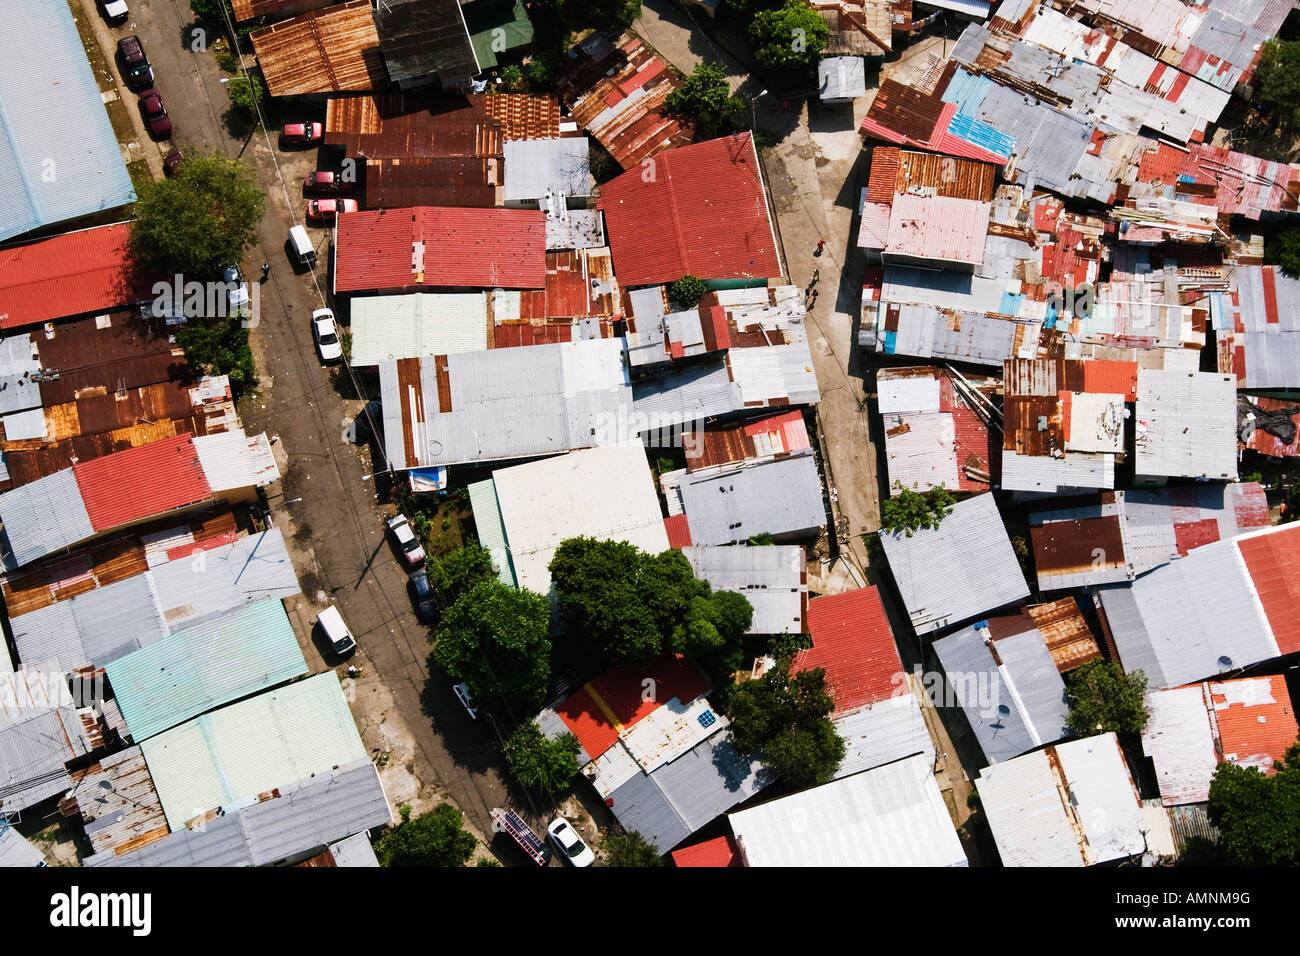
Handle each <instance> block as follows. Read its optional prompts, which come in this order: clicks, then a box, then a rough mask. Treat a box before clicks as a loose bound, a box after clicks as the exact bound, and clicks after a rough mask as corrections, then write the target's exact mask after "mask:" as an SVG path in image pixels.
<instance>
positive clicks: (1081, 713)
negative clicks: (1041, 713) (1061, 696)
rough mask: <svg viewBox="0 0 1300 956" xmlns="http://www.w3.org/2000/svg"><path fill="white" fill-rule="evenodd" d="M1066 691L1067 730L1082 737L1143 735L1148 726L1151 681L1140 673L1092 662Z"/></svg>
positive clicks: (1072, 677)
mask: <svg viewBox="0 0 1300 956" xmlns="http://www.w3.org/2000/svg"><path fill="white" fill-rule="evenodd" d="M1065 688H1066V696H1067V697H1068V698H1069V701H1070V715H1069V717H1068V718H1067V719H1066V726H1067V727H1069V728H1070V730H1072V731H1073V732H1074V733H1076V734H1079V735H1080V736H1085V737H1086V736H1091V735H1092V734H1104V733H1130V734H1140V733H1141V732H1142V728H1143V727H1145V726H1146V724H1147V708H1146V690H1147V678H1146V675H1145V674H1144V673H1143V672H1142V671H1140V670H1136V671H1134V672H1133V673H1131V674H1125V673H1124V671H1123V670H1122V669H1121V668H1120V666H1119V664H1116V663H1112V662H1111V661H1103V660H1095V661H1089V662H1088V663H1087V664H1084V665H1083V666H1082V667H1080V668H1079V669H1078V670H1076V671H1075V672H1074V673H1072V674H1070V675H1069V677H1067V678H1066V681H1065Z"/></svg>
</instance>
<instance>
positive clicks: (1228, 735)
mask: <svg viewBox="0 0 1300 956" xmlns="http://www.w3.org/2000/svg"><path fill="white" fill-rule="evenodd" d="M1263 680H1266V681H1268V684H1269V691H1270V694H1269V696H1271V697H1272V701H1271V702H1264V701H1254V700H1251V699H1250V695H1248V696H1247V699H1246V700H1244V701H1239V702H1236V703H1233V704H1228V698H1227V696H1226V695H1225V694H1223V693H1219V692H1218V691H1220V690H1226V689H1227V688H1226V687H1225V685H1224V684H1213V683H1212V684H1210V695H1211V699H1212V700H1213V701H1214V704H1215V712H1214V719H1215V722H1216V723H1217V724H1218V725H1219V739H1220V741H1221V742H1222V744H1223V750H1222V753H1223V755H1224V756H1225V758H1228V759H1231V760H1232V761H1233V763H1238V764H1255V765H1258V764H1260V763H1263V764H1264V765H1265V767H1266V768H1267V769H1265V771H1264V772H1265V773H1272V772H1273V768H1272V761H1273V760H1281V759H1282V758H1283V757H1284V756H1286V752H1287V749H1288V748H1289V747H1290V746H1291V745H1292V744H1294V743H1295V742H1296V734H1298V733H1300V727H1297V725H1296V719H1295V712H1294V710H1292V708H1291V698H1290V696H1289V695H1288V694H1287V689H1286V678H1285V677H1283V676H1282V675H1280V674H1274V675H1273V676H1271V677H1255V678H1248V679H1247V680H1246V681H1228V682H1226V683H1227V684H1228V685H1231V684H1248V682H1250V681H1263ZM1260 696H1262V695H1260ZM1225 704H1227V706H1224V705H1225ZM1220 708H1222V709H1220Z"/></svg>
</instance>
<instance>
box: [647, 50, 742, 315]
mask: <svg viewBox="0 0 1300 956" xmlns="http://www.w3.org/2000/svg"><path fill="white" fill-rule="evenodd" d="M664 105H665V106H667V107H668V112H670V113H672V114H674V115H676V116H680V117H683V118H686V119H691V120H694V121H695V123H696V125H697V126H698V127H699V129H700V132H701V133H703V134H704V135H705V137H710V136H713V135H715V134H716V133H717V131H718V129H719V128H720V127H721V126H722V124H723V122H725V120H726V119H727V117H729V116H733V115H735V114H736V113H739V112H740V111H741V110H743V109H744V108H745V101H744V100H742V99H741V98H740V97H739V96H732V94H731V86H730V84H729V83H728V82H727V71H726V70H724V69H723V68H722V66H721V65H720V64H718V63H698V64H696V66H695V69H694V70H693V71H691V75H690V76H688V77H687V78H686V80H685V81H684V82H683V83H682V85H681V86H680V87H678V88H677V89H675V90H673V91H672V92H671V93H669V94H668V99H666V100H665V101H664ZM692 278H693V277H692ZM701 294H702V293H701ZM696 301H698V299H697V300H696Z"/></svg>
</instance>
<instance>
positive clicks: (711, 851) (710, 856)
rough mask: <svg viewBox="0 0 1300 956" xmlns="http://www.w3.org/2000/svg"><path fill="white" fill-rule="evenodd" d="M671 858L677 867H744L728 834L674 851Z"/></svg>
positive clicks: (737, 849) (737, 848) (732, 838)
mask: <svg viewBox="0 0 1300 956" xmlns="http://www.w3.org/2000/svg"><path fill="white" fill-rule="evenodd" d="M672 857H673V862H674V863H675V864H677V865H678V866H744V863H742V862H741V859H740V847H739V846H737V845H736V840H735V838H734V837H732V836H731V835H730V834H728V835H727V836H720V837H718V838H717V839H715V840H705V841H704V842H703V843H697V844H695V845H694V846H685V847H682V848H681V849H680V850H674V851H673V853H672Z"/></svg>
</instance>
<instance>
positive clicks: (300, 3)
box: [230, 0, 333, 20]
mask: <svg viewBox="0 0 1300 956" xmlns="http://www.w3.org/2000/svg"><path fill="white" fill-rule="evenodd" d="M332 2H333V0H230V6H231V9H232V11H233V12H234V14H235V19H236V20H253V19H256V18H258V17H291V16H293V15H294V14H296V13H306V12H307V11H308V10H319V9H320V8H321V7H326V6H329V5H330V3H332Z"/></svg>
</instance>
